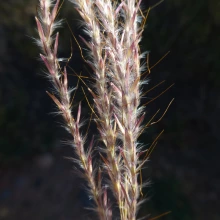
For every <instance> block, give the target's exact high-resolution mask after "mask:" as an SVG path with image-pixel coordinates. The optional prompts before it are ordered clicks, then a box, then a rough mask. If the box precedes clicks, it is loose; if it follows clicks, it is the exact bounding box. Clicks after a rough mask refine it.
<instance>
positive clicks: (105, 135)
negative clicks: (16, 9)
mask: <svg viewBox="0 0 220 220" xmlns="http://www.w3.org/2000/svg"><path fill="white" fill-rule="evenodd" d="M70 1H71V2H72V3H73V6H74V7H75V9H76V10H77V11H78V13H79V14H80V16H81V17H82V19H83V22H84V29H85V33H86V34H87V35H88V36H89V40H86V39H84V38H83V37H80V38H81V40H82V41H83V43H84V44H85V45H86V47H87V48H88V50H89V59H88V60H84V61H85V62H86V63H88V65H89V66H90V67H91V69H92V72H93V81H94V83H93V85H92V86H91V88H88V90H89V92H90V93H91V95H92V97H93V102H94V106H95V107H94V108H91V110H92V112H93V115H94V121H95V122H96V125H97V129H98V131H99V138H100V140H101V143H102V144H101V145H100V146H101V147H99V148H98V149H97V146H95V142H94V140H93V139H92V140H91V141H90V144H89V146H87V144H86V136H83V135H82V132H81V127H82V120H81V104H80V103H79V105H78V110H77V114H76V117H74V116H73V115H75V114H73V113H72V111H73V110H72V106H73V102H74V100H72V98H71V94H72V92H73V91H74V89H70V88H69V86H68V73H67V68H66V66H65V67H61V65H60V61H65V60H64V59H63V58H59V57H58V45H59V33H58V32H56V29H57V28H58V27H59V26H60V25H61V23H62V22H61V21H60V20H58V19H57V15H58V12H59V9H60V0H39V10H38V15H37V16H36V24H37V30H38V34H39V39H38V40H37V44H38V46H39V47H40V48H41V54H40V57H41V59H42V61H43V62H44V64H45V66H46V75H47V77H48V79H49V80H50V81H51V83H52V85H53V91H52V92H47V93H48V95H49V96H50V97H51V99H52V100H53V101H54V102H55V104H56V106H57V108H58V113H59V114H60V115H62V117H63V119H64V121H65V126H66V129H67V131H68V132H69V133H70V134H71V135H72V141H71V145H72V146H73V148H74V151H75V153H76V158H73V160H74V162H76V163H77V164H78V165H79V167H80V168H81V173H82V174H83V176H84V178H85V180H86V181H87V183H88V192H89V194H90V197H91V198H92V199H93V200H94V203H95V207H94V210H95V212H96V213H97V216H98V219H100V220H111V219H121V220H136V219H137V213H138V209H139V207H140V204H141V203H142V202H143V201H144V200H143V199H142V198H143V197H142V196H140V194H141V192H142V191H141V188H142V187H143V186H145V185H146V184H143V183H142V181H141V183H139V182H138V178H139V176H140V172H141V169H142V168H143V165H144V164H145V162H146V161H147V160H148V158H149V155H150V153H151V150H152V149H153V147H154V146H155V144H156V142H157V139H156V140H155V141H154V142H153V144H152V145H151V147H150V148H148V150H144V149H143V146H142V144H140V143H139V142H138V138H139V136H140V135H141V133H142V132H143V130H144V129H145V128H146V127H148V126H150V125H151V124H153V123H155V122H153V119H154V117H153V118H152V119H151V120H150V121H149V122H148V123H147V125H144V126H143V125H142V122H143V120H144V116H145V106H144V105H141V104H140V101H141V97H142V96H143V95H144V94H145V93H142V87H143V86H142V85H143V84H144V83H145V84H146V83H147V80H146V75H147V73H149V72H150V68H149V67H148V64H143V65H141V60H142V59H143V58H145V54H146V53H141V52H140V47H139V43H140V41H141V36H142V33H143V30H144V26H145V23H146V20H147V15H148V13H149V11H150V9H149V10H147V11H146V12H145V13H144V12H142V11H141V9H140V4H141V0H124V1H111V0H70ZM78 77H80V76H79V75H78ZM94 150H98V152H99V155H100V161H101V164H102V165H101V166H99V167H96V166H97V163H95V162H94V157H93V152H94ZM110 193H111V194H112V195H113V197H114V199H115V203H116V207H117V208H118V212H117V211H116V213H119V215H120V216H116V215H117V214H116V213H114V210H115V209H114V208H113V207H115V204H114V201H110V197H111V196H109V194H110Z"/></svg>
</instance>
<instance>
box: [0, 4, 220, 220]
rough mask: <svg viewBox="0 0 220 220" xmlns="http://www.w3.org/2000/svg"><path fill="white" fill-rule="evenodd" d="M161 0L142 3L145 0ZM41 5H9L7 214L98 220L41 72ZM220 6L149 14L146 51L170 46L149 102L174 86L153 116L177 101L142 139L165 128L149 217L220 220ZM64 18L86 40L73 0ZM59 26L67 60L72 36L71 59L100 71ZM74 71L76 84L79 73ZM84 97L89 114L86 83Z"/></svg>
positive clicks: (2, 109) (3, 154)
mask: <svg viewBox="0 0 220 220" xmlns="http://www.w3.org/2000/svg"><path fill="white" fill-rule="evenodd" d="M156 2H157V1H153V0H152V1H143V6H144V8H146V9H147V8H148V6H150V5H154V4H155V3H156ZM36 6H37V1H35V0H16V1H15V0H8V1H1V2H0V219H4V220H5V219H22V220H25V219H36V220H37V219H45V220H47V219H48V220H49V219H53V220H55V219H57V220H58V219H67V220H69V219H89V217H91V212H87V211H85V210H84V209H83V207H84V206H87V207H88V206H91V202H90V200H89V198H88V197H87V196H86V193H85V192H84V190H83V189H84V187H83V185H85V183H84V182H83V181H81V180H80V179H79V178H78V177H77V174H76V173H75V172H72V171H74V169H73V168H72V167H73V163H72V162H71V161H69V160H67V159H65V156H67V157H72V156H74V154H73V151H72V149H71V148H70V147H68V146H66V145H63V144H62V143H61V140H65V139H68V138H69V137H68V136H67V135H66V133H65V131H64V130H63V129H62V128H60V122H61V119H60V118H59V117H55V116H54V115H53V114H50V113H51V112H53V111H54V110H55V106H54V104H53V102H52V101H51V100H50V98H49V97H48V96H47V94H46V93H45V91H46V90H50V87H51V85H50V84H49V82H47V80H46V79H45V77H44V76H42V72H43V69H44V67H43V64H42V63H41V62H39V59H38V54H39V48H37V47H36V45H35V44H34V40H33V39H32V38H33V37H37V33H36V25H35V20H34V16H35V15H36ZM219 11H220V2H219V0H212V1H205V0H195V1H192V0H165V1H164V2H163V3H161V4H160V5H159V6H157V7H156V8H154V9H153V10H152V11H151V12H150V15H149V18H148V21H147V26H146V30H145V32H144V36H143V40H142V42H141V48H142V51H146V50H149V51H150V66H152V65H153V64H155V63H156V62H157V61H158V60H160V58H161V57H163V56H164V55H165V54H166V53H167V52H168V51H170V53H169V54H168V55H167V56H166V57H165V58H164V59H163V60H162V61H161V62H160V63H159V64H158V65H157V66H156V67H155V68H153V69H152V72H151V74H150V76H149V79H150V83H149V85H148V86H147V87H146V88H145V89H146V90H147V89H149V88H151V87H153V86H154V85H156V84H157V83H159V82H161V81H163V80H166V82H165V83H163V84H162V85H161V86H160V87H158V88H156V89H155V90H154V91H152V92H150V93H148V95H147V98H145V99H143V103H145V102H147V101H148V100H150V99H151V98H153V97H155V96H157V95H158V94H159V93H160V92H162V91H163V90H164V89H166V88H167V87H169V86H170V85H171V84H173V83H175V85H174V86H173V87H172V88H171V89H169V90H168V91H167V92H166V93H165V94H164V95H163V96H161V97H160V98H158V99H157V100H156V101H154V102H152V103H151V104H149V105H148V106H147V109H146V112H147V117H146V122H147V119H150V117H151V116H152V115H153V114H154V112H155V111H156V110H158V109H159V108H160V109H161V111H160V113H159V114H158V118H159V117H160V116H161V115H162V112H163V111H164V110H165V109H166V107H167V105H168V103H169V102H170V100H171V99H172V98H175V101H174V102H173V104H172V105H171V107H170V108H169V111H168V112H167V114H166V115H165V116H164V118H163V119H162V121H161V122H160V123H158V124H156V125H154V126H152V127H151V128H149V129H147V131H146V132H145V133H144V134H143V135H142V137H141V140H140V141H141V142H143V143H145V144H146V145H147V146H148V145H149V144H150V143H151V142H152V140H153V139H154V138H155V137H156V135H157V134H158V133H159V132H160V131H161V130H162V129H165V132H164V134H163V135H162V137H161V138H160V141H159V143H158V145H157V147H156V148H155V150H154V152H153V154H152V156H151V160H150V162H148V164H147V169H145V170H144V171H143V173H142V175H143V178H144V179H145V180H147V179H150V180H151V182H152V185H151V187H150V188H147V189H146V190H144V191H145V195H147V197H148V198H149V201H147V202H146V203H145V204H144V205H143V206H142V209H141V211H140V215H141V214H146V213H151V217H154V216H157V215H160V214H162V213H165V212H168V211H171V213H170V214H169V215H167V216H164V217H161V219H164V220H207V219H211V220H219V219H220V211H219V205H220V204H219V196H220V187H219V185H220V173H219V169H218V167H219V163H218V161H219V153H220V150H219V144H220V135H219V123H220V116H219V110H220V75H219V73H220V64H219V60H220V37H219V36H220V28H219V26H220V13H219ZM60 18H64V19H66V20H67V21H68V23H69V24H70V26H71V29H72V31H73V33H74V34H75V36H76V37H77V38H78V35H79V33H81V31H80V25H79V21H78V19H79V17H78V15H77V13H76V12H75V11H74V9H73V6H72V5H71V4H70V3H69V2H67V1H65V2H64V5H63V7H62V10H61V15H60ZM59 31H60V33H61V36H60V39H61V42H60V49H59V54H60V57H69V56H70V54H71V49H70V47H71V46H70V45H71V43H70V39H72V48H73V49H72V52H73V56H72V59H71V63H70V65H71V67H73V69H74V70H76V71H77V72H80V71H83V74H84V75H86V74H87V75H88V72H89V71H90V72H91V70H90V69H89V67H86V65H85V63H83V61H82V58H81V57H80V53H79V49H78V47H77V45H76V43H75V42H74V40H73V38H72V37H71V32H70V30H69V28H68V26H67V24H66V23H65V22H64V24H63V27H62V28H61V29H60V30H59ZM81 34H82V33H81ZM78 39H79V38H78ZM79 42H80V41H79ZM80 44H81V45H83V44H82V42H80ZM69 73H70V85H71V86H74V85H75V84H76V81H77V79H76V78H75V77H73V76H71V75H72V74H71V71H70V70H69ZM80 100H83V103H84V104H83V115H84V118H88V117H89V108H88V106H87V105H86V104H85V102H84V100H85V99H84V97H83V93H82V90H81V89H80V88H79V90H78V91H77V96H76V99H75V101H76V104H77V102H78V101H80ZM76 106H77V105H76ZM85 129H86V127H85ZM88 213H89V214H88ZM80 216H81V217H80Z"/></svg>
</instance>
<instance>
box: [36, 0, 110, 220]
mask: <svg viewBox="0 0 220 220" xmlns="http://www.w3.org/2000/svg"><path fill="white" fill-rule="evenodd" d="M52 3H53V1H52V0H40V9H39V15H38V17H36V23H37V28H38V33H39V38H40V40H38V41H37V43H38V45H39V46H40V47H41V50H42V53H43V54H40V57H41V59H42V60H43V62H44V63H45V65H46V67H47V70H48V73H47V76H48V77H49V79H50V80H51V82H52V84H53V86H54V89H55V92H56V94H57V96H58V98H57V97H56V96H55V95H52V94H50V93H48V94H49V96H50V97H51V98H52V99H53V101H54V102H55V104H56V105H57V107H58V109H59V113H60V114H61V115H62V116H63V118H64V120H65V122H66V126H67V130H68V131H69V133H70V134H71V135H72V137H73V145H74V149H75V152H76V155H77V156H78V159H76V160H75V161H76V162H78V164H79V165H80V167H81V168H82V170H83V173H84V177H85V179H86V180H87V182H88V185H89V187H90V193H91V195H92V197H93V199H94V201H95V203H96V206H97V208H96V211H97V213H98V215H99V219H101V220H106V219H108V218H107V217H106V215H107V214H106V209H105V206H106V205H104V204H103V200H102V196H101V195H102V194H101V188H99V187H98V186H99V185H97V184H96V181H95V177H94V169H93V165H92V150H91V149H90V150H89V151H88V152H87V153H86V152H85V149H84V138H83V137H82V136H81V135H80V115H81V105H79V108H78V114H77V118H74V117H73V116H72V113H71V102H70V93H71V90H69V89H68V81H67V71H66V68H64V70H63V71H62V70H61V68H60V66H59V59H58V57H57V50H58V38H59V34H58V33H57V34H56V38H55V41H54V40H53V32H54V30H55V28H56V27H57V26H59V25H60V22H59V21H55V18H56V16H57V11H58V7H59V0H57V1H56V3H55V5H54V6H53V7H52ZM51 7H52V10H51ZM92 144H93V143H91V147H92Z"/></svg>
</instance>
